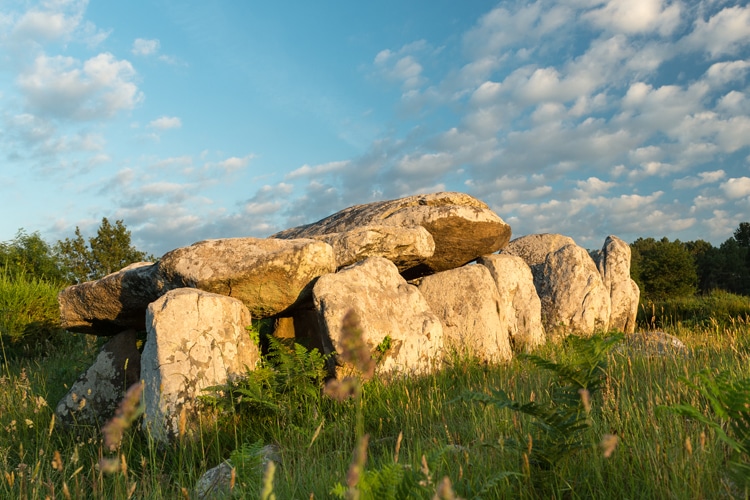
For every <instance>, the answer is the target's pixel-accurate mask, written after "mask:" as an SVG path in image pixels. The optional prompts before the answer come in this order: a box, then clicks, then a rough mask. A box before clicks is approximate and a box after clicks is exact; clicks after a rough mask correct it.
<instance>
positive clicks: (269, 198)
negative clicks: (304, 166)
mask: <svg viewBox="0 0 750 500" xmlns="http://www.w3.org/2000/svg"><path fill="white" fill-rule="evenodd" d="M293 188H294V187H293V186H292V185H291V184H286V183H284V182H280V183H278V184H276V185H265V186H263V187H262V188H260V189H259V190H258V191H257V192H256V193H255V194H254V195H253V196H252V197H251V198H250V199H249V200H247V201H246V202H245V203H244V204H243V206H242V213H243V214H245V215H251V216H268V215H276V214H279V213H280V212H281V211H282V209H283V208H284V207H285V206H286V200H287V198H288V197H289V195H290V194H291V193H292V190H293Z"/></svg>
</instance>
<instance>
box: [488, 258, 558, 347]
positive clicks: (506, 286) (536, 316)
mask: <svg viewBox="0 0 750 500" xmlns="http://www.w3.org/2000/svg"><path fill="white" fill-rule="evenodd" d="M477 263H478V264H481V265H483V266H485V267H487V269H489V271H490V274H491V275H492V278H493V279H494V280H495V284H496V285H497V289H498V295H499V297H500V310H499V315H500V320H501V322H502V323H503V325H504V326H505V328H506V330H507V332H508V336H509V338H510V340H511V347H512V348H513V350H514V351H517V352H522V351H527V350H529V349H532V348H534V347H536V346H538V345H541V344H543V343H544V342H545V341H546V337H545V333H544V327H543V326H542V303H541V301H540V300H539V295H537V293H536V288H535V287H534V276H533V275H532V274H531V269H530V268H529V266H528V265H527V264H526V262H524V260H523V259H522V258H521V257H517V256H515V255H507V254H494V255H485V256H483V257H480V258H479V259H478V260H477Z"/></svg>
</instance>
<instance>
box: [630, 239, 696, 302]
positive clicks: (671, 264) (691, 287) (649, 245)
mask: <svg viewBox="0 0 750 500" xmlns="http://www.w3.org/2000/svg"><path fill="white" fill-rule="evenodd" d="M631 261H632V264H631V275H632V276H633V279H634V280H635V282H636V283H638V286H639V287H640V289H641V295H642V297H643V298H645V299H650V300H663V299H666V298H674V297H686V296H690V295H693V294H694V293H695V292H696V291H697V284H698V274H697V272H696V265H695V261H694V260H693V256H692V255H691V254H690V252H689V251H688V248H687V246H686V245H685V244H684V243H682V242H681V241H680V240H675V241H669V239H668V238H662V239H661V240H658V241H657V240H655V239H654V238H645V239H644V238H638V239H637V240H636V241H634V242H633V243H632V245H631Z"/></svg>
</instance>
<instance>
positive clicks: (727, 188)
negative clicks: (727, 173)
mask: <svg viewBox="0 0 750 500" xmlns="http://www.w3.org/2000/svg"><path fill="white" fill-rule="evenodd" d="M721 189H722V190H723V191H724V193H725V194H726V195H727V196H728V197H729V198H744V197H746V196H750V177H733V178H731V179H727V181H726V182H724V183H722V184H721Z"/></svg>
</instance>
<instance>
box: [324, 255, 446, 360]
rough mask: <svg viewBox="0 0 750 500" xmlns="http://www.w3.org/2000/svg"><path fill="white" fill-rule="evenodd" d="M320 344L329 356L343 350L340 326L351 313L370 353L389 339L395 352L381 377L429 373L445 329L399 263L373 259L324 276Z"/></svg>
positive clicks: (439, 351) (380, 258)
mask: <svg viewBox="0 0 750 500" xmlns="http://www.w3.org/2000/svg"><path fill="white" fill-rule="evenodd" d="M313 301H314V303H315V308H316V310H317V312H318V315H319V316H318V317H319V322H320V326H321V332H322V334H323V336H324V337H323V339H322V344H323V346H324V350H325V352H326V353H329V352H341V348H342V345H343V341H342V337H341V333H342V332H341V325H342V321H343V318H344V316H345V315H346V313H347V312H348V311H349V310H350V309H353V310H354V311H355V312H356V313H357V314H358V316H359V318H360V321H361V329H362V333H363V338H364V341H365V342H366V343H367V345H368V346H369V347H370V349H371V352H372V353H373V354H375V356H377V355H378V353H377V352H376V349H377V347H378V346H379V345H381V344H382V343H383V342H384V340H386V338H389V339H390V344H391V348H390V349H389V350H388V352H387V353H386V354H385V355H384V356H383V359H382V360H381V363H380V364H379V365H378V368H377V370H378V372H380V373H420V372H426V371H429V370H430V369H431V368H432V363H434V361H435V360H436V359H437V358H438V356H439V354H440V353H441V349H442V347H443V328H442V326H441V324H440V320H439V319H438V318H437V316H435V314H434V313H433V312H432V311H431V310H430V307H429V305H428V304H427V302H426V301H425V299H424V297H422V295H421V294H420V293H419V291H418V290H417V288H416V287H415V286H413V285H410V284H408V283H407V282H406V281H405V280H404V278H402V277H401V275H400V274H399V272H398V269H397V268H396V266H395V264H393V263H392V262H391V261H389V260H387V259H384V258H382V257H369V258H367V259H365V260H364V261H362V262H359V263H357V264H354V265H352V266H349V267H346V268H344V269H342V270H341V271H339V272H338V273H335V274H328V275H325V276H321V278H320V279H319V280H318V282H317V283H316V284H315V287H314V288H313Z"/></svg>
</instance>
